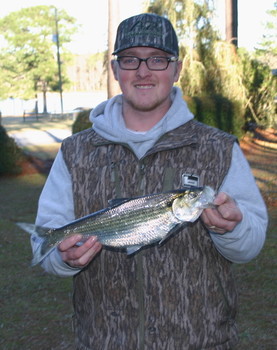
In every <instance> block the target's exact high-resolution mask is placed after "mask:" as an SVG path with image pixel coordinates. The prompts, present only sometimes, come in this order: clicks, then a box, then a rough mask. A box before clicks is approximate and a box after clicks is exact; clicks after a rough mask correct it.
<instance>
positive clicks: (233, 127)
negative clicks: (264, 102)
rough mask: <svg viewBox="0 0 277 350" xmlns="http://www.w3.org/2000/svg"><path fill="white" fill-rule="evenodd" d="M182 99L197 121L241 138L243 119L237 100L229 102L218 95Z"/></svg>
mask: <svg viewBox="0 0 277 350" xmlns="http://www.w3.org/2000/svg"><path fill="white" fill-rule="evenodd" d="M184 99H185V100H186V102H187V104H188V107H189V109H190V110H191V112H192V113H193V114H194V116H195V118H196V119H197V120H198V121H200V122H202V123H204V124H207V125H210V126H213V127H216V128H218V129H221V130H223V131H225V132H228V133H229V134H233V135H235V136H237V137H238V138H241V136H242V134H243V126H244V119H243V117H242V113H243V111H242V108H241V106H240V104H239V103H238V102H234V101H232V102H231V101H230V100H228V99H227V98H225V97H223V96H220V95H214V96H201V97H198V96H194V97H186V96H185V97H184Z"/></svg>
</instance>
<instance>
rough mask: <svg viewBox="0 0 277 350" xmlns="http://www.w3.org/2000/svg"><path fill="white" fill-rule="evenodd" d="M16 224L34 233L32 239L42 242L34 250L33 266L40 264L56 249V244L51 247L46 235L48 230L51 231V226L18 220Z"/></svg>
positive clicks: (31, 233)
mask: <svg viewBox="0 0 277 350" xmlns="http://www.w3.org/2000/svg"><path fill="white" fill-rule="evenodd" d="M16 225H17V226H18V227H20V228H21V229H22V230H24V231H26V232H28V233H29V234H30V235H32V236H33V237H32V240H34V241H36V242H39V243H40V244H39V246H38V248H37V249H36V250H35V251H34V254H33V260H32V266H34V265H37V264H39V263H40V262H41V261H42V260H43V259H44V258H46V256H47V255H48V254H50V253H51V252H52V250H54V249H55V246H53V247H49V245H48V239H47V237H46V236H47V232H49V228H46V227H42V226H36V225H34V224H28V223H25V222H17V223H16Z"/></svg>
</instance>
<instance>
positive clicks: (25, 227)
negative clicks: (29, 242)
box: [16, 222, 50, 237]
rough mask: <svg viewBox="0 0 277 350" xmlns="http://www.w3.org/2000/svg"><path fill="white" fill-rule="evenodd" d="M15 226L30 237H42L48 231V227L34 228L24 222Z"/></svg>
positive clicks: (34, 226) (32, 225)
mask: <svg viewBox="0 0 277 350" xmlns="http://www.w3.org/2000/svg"><path fill="white" fill-rule="evenodd" d="M16 225H17V226H18V227H20V228H21V229H22V230H24V231H25V232H27V233H29V234H30V235H35V236H39V237H44V236H45V235H46V233H47V232H48V231H49V230H50V229H49V228H48V227H42V226H36V225H34V224H28V223H26V222H17V223H16Z"/></svg>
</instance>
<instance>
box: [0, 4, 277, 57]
mask: <svg viewBox="0 0 277 350" xmlns="http://www.w3.org/2000/svg"><path fill="white" fill-rule="evenodd" d="M113 1H114V2H117V1H118V4H119V8H120V18H119V21H121V20H123V19H124V18H127V17H129V16H132V15H135V14H138V13H141V12H142V3H143V0H113ZM274 2H275V0H258V1H254V0H238V23H239V27H238V42H239V46H241V47H246V48H247V49H248V50H253V48H254V47H255V46H257V43H258V42H260V41H261V38H262V35H263V33H264V24H265V23H266V21H267V18H268V16H267V15H266V11H267V10H272V9H273V8H274ZM215 3H216V8H217V9H218V16H217V21H218V27H219V29H221V31H222V32H223V33H224V24H223V21H224V17H225V15H224V3H225V0H215ZM37 5H54V6H56V7H57V9H59V8H60V9H61V8H63V9H65V10H66V12H67V13H68V14H69V15H71V16H73V17H75V18H76V19H77V23H79V24H80V25H81V26H82V27H81V29H80V30H79V33H78V34H76V35H75V37H74V38H73V39H74V40H73V42H72V43H71V44H70V47H69V48H70V49H71V51H72V52H74V53H80V54H84V53H95V52H102V51H104V50H105V49H106V47H107V26H108V20H107V19H108V0H100V1H99V0H90V1H89V0H78V1H70V0H20V1H19V0H8V1H5V3H4V2H1V5H0V18H1V17H4V16H6V15H7V14H9V13H10V12H13V11H18V10H20V8H23V7H31V6H37ZM223 35H224V34H223ZM223 38H224V36H223Z"/></svg>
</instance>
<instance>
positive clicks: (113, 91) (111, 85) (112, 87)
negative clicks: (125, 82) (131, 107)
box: [107, 0, 120, 98]
mask: <svg viewBox="0 0 277 350" xmlns="http://www.w3.org/2000/svg"><path fill="white" fill-rule="evenodd" d="M108 6H109V9H108V59H107V65H108V69H107V72H108V84H107V85H108V98H111V97H113V96H115V95H117V94H118V93H119V92H120V89H119V86H118V83H117V81H116V80H115V79H114V76H113V72H112V68H111V63H110V61H111V59H112V53H113V48H114V42H115V37H116V30H117V25H118V22H119V1H118V0H109V2H108Z"/></svg>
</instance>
